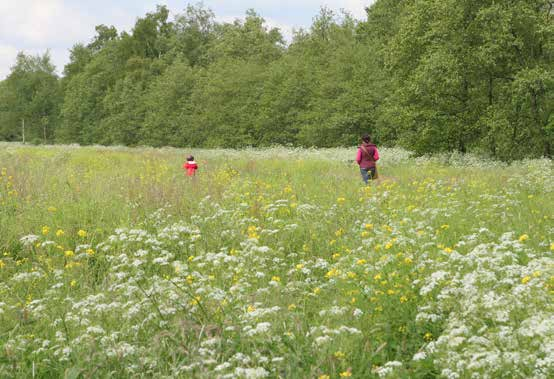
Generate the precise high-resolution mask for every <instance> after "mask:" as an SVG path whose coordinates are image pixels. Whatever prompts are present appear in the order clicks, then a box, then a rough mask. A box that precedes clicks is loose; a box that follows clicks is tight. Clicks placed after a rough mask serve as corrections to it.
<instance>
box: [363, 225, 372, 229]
mask: <svg viewBox="0 0 554 379" xmlns="http://www.w3.org/2000/svg"><path fill="white" fill-rule="evenodd" d="M364 228H366V229H367V230H371V229H373V224H365V225H364Z"/></svg>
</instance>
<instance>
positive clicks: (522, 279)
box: [521, 275, 531, 284]
mask: <svg viewBox="0 0 554 379" xmlns="http://www.w3.org/2000/svg"><path fill="white" fill-rule="evenodd" d="M530 280H531V277H530V276H529V275H527V276H524V277H523V278H521V284H527V283H529V281H530Z"/></svg>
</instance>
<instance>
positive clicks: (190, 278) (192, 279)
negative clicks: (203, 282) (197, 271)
mask: <svg viewBox="0 0 554 379" xmlns="http://www.w3.org/2000/svg"><path fill="white" fill-rule="evenodd" d="M185 279H186V280H187V283H188V284H192V283H193V282H194V276H192V275H187V277H186V278H185Z"/></svg>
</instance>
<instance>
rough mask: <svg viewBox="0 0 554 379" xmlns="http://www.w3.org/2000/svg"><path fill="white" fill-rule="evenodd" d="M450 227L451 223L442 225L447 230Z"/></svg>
mask: <svg viewBox="0 0 554 379" xmlns="http://www.w3.org/2000/svg"><path fill="white" fill-rule="evenodd" d="M448 228H450V225H448V224H444V225H441V229H444V230H446V229H448Z"/></svg>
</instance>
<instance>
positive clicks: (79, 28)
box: [0, 0, 373, 80]
mask: <svg viewBox="0 0 554 379" xmlns="http://www.w3.org/2000/svg"><path fill="white" fill-rule="evenodd" d="M372 2H373V0H258V1H255V0H204V1H203V3H204V4H205V5H206V6H207V7H208V8H210V9H212V10H213V11H214V13H215V15H216V18H217V20H218V21H227V22H228V21H232V20H233V19H235V18H242V17H243V16H244V14H245V11H246V10H247V9H249V8H253V9H254V10H256V11H257V12H258V13H259V14H260V15H261V16H262V17H264V18H265V19H266V21H267V23H268V25H270V26H272V27H278V28H280V29H281V32H282V33H283V35H284V36H285V37H286V38H287V39H290V36H291V35H292V29H293V28H299V27H308V26H310V25H311V22H312V19H313V17H314V16H315V15H316V14H317V13H318V12H319V8H320V7H321V6H323V5H325V6H328V7H329V8H331V9H333V10H337V11H338V10H339V9H345V10H347V11H348V12H350V13H351V14H352V15H353V16H354V17H356V18H359V19H363V18H364V16H365V11H364V8H365V7H366V6H368V5H369V4H371V3H372ZM189 3H191V4H196V3H198V1H196V0H194V1H186V0H158V1H156V0H152V1H151V0H86V1H85V0H81V1H79V0H0V80H2V79H4V78H5V77H6V76H7V75H8V74H9V71H10V67H11V66H12V65H13V64H14V62H15V57H16V55H17V53H18V52H19V51H24V52H25V53H27V54H42V53H44V52H45V51H46V50H47V49H49V50H50V54H51V56H52V60H53V61H54V64H55V65H56V68H57V71H58V73H61V72H62V71H63V66H64V65H65V64H66V63H67V62H68V60H69V52H68V49H69V48H71V46H73V45H74V44H75V43H77V42H83V43H88V42H89V41H90V40H91V38H92V37H93V36H94V27H95V26H96V25H98V24H105V25H114V26H115V27H116V28H117V30H118V31H121V30H127V31H129V30H131V28H132V26H133V25H134V22H135V20H136V19H137V18H138V17H142V16H144V15H145V14H146V13H147V12H151V11H154V10H155V9H156V4H165V5H167V6H168V7H169V9H170V10H171V12H172V16H170V17H171V18H173V15H175V14H176V13H180V12H181V11H182V10H184V9H185V8H186V6H187V4H189Z"/></svg>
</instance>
